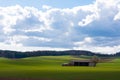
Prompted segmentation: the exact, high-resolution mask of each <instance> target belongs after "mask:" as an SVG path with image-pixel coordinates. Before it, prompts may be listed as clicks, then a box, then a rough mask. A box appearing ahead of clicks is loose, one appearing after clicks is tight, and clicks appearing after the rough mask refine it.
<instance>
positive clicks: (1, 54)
mask: <svg viewBox="0 0 120 80" xmlns="http://www.w3.org/2000/svg"><path fill="white" fill-rule="evenodd" d="M62 55H86V56H93V55H96V56H99V57H119V56H120V52H119V53H116V54H101V53H93V52H90V51H84V50H68V51H31V52H18V51H9V50H0V57H5V58H13V59H14V58H16V59H17V58H25V57H34V56H62Z"/></svg>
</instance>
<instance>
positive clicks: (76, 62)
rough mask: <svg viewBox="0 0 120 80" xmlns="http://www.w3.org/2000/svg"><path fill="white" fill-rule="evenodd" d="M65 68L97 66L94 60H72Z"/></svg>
mask: <svg viewBox="0 0 120 80" xmlns="http://www.w3.org/2000/svg"><path fill="white" fill-rule="evenodd" d="M63 66H91V67H94V66H96V63H95V62H93V61H92V60H72V61H70V62H69V63H68V64H63Z"/></svg>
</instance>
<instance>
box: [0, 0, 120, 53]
mask: <svg viewBox="0 0 120 80" xmlns="http://www.w3.org/2000/svg"><path fill="white" fill-rule="evenodd" d="M0 49H2V50H14V51H33V50H34V51H35V50H89V51H92V52H98V53H107V54H112V53H115V52H119V51H120V0H0Z"/></svg>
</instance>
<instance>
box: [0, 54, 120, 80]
mask: <svg viewBox="0 0 120 80" xmlns="http://www.w3.org/2000/svg"><path fill="white" fill-rule="evenodd" d="M73 59H74V60H75V59H83V57H81V58H76V57H73V56H41V57H29V58H23V59H7V58H0V78H16V79H21V80H23V79H28V80H29V79H33V80H35V79H38V80H119V79H120V76H119V74H120V58H116V59H114V60H113V61H112V62H106V63H98V64H97V66H96V67H74V66H61V64H62V63H66V62H69V61H70V60H73Z"/></svg>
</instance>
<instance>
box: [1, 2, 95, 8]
mask: <svg viewBox="0 0 120 80" xmlns="http://www.w3.org/2000/svg"><path fill="white" fill-rule="evenodd" d="M93 1H94V0H0V5H1V6H12V5H16V4H19V5H21V6H33V7H36V8H41V7H42V6H43V5H48V6H52V7H57V8H72V7H74V6H80V5H87V4H90V3H92V2H93Z"/></svg>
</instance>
